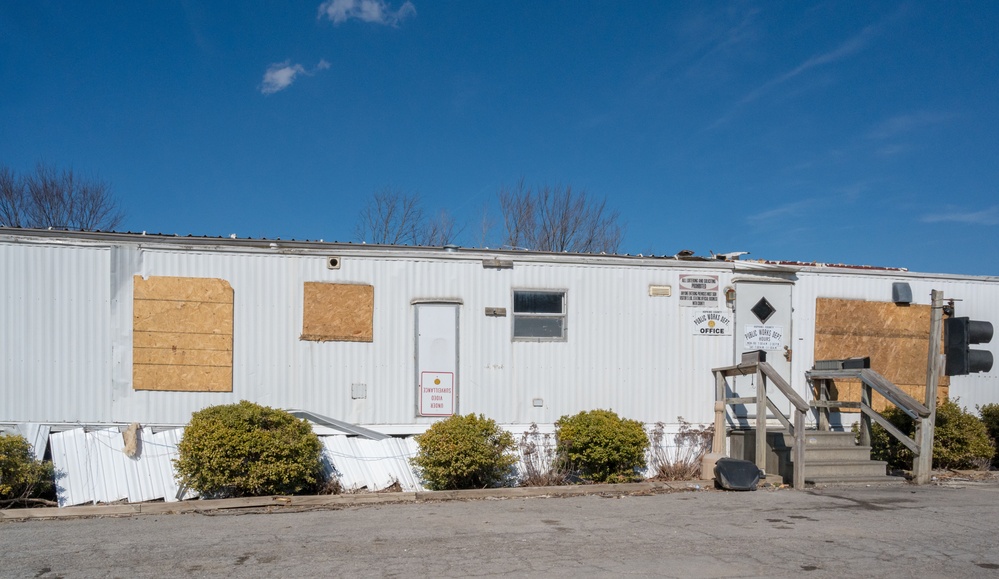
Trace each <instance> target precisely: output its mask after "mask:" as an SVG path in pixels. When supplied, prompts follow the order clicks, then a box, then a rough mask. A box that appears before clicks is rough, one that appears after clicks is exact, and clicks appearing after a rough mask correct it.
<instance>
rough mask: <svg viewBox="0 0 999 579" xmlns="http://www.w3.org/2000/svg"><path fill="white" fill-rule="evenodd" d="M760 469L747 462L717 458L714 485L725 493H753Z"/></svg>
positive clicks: (758, 479)
mask: <svg viewBox="0 0 999 579" xmlns="http://www.w3.org/2000/svg"><path fill="white" fill-rule="evenodd" d="M758 484H760V469H759V468H757V466H756V465H755V464H753V463H752V462H750V461H748V460H740V459H738V458H719V459H718V462H716V463H715V485H717V486H718V488H721V489H725V490H727V491H755V490H756V485H758Z"/></svg>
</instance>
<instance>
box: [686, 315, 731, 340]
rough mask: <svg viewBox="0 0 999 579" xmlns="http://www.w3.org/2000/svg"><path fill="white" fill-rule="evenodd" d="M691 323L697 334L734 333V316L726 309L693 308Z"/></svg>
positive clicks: (719, 334)
mask: <svg viewBox="0 0 999 579" xmlns="http://www.w3.org/2000/svg"><path fill="white" fill-rule="evenodd" d="M690 325H691V328H692V329H693V331H694V335H695V336H731V335H732V316H731V315H730V314H729V313H728V312H726V311H724V310H692V311H691V312H690Z"/></svg>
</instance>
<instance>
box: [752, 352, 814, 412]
mask: <svg viewBox="0 0 999 579" xmlns="http://www.w3.org/2000/svg"><path fill="white" fill-rule="evenodd" d="M760 369H761V370H763V374H764V375H766V377H767V378H769V379H770V381H771V382H773V383H774V385H775V386H777V389H778V390H780V391H781V393H782V394H784V396H786V397H787V399H788V400H789V401H790V402H791V404H793V405H794V407H795V408H797V409H798V411H800V412H808V410H809V408H810V407H809V406H808V403H807V402H805V399H804V398H802V397H801V396H799V395H798V393H797V392H795V391H794V389H792V388H791V385H790V384H788V383H787V380H784V378H783V377H781V375H780V374H778V373H777V370H775V369H774V367H773V366H771V365H770V363H769V362H760Z"/></svg>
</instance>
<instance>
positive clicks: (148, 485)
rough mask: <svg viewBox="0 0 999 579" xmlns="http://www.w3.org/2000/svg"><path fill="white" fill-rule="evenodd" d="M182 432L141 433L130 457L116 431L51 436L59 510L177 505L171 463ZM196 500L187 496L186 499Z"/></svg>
mask: <svg viewBox="0 0 999 579" xmlns="http://www.w3.org/2000/svg"><path fill="white" fill-rule="evenodd" d="M182 432H183V430H182V429H175V430H167V431H164V432H160V433H157V434H153V431H152V429H151V428H143V429H142V430H141V431H140V435H139V436H140V443H139V451H138V453H137V454H136V455H135V456H134V457H129V456H127V455H126V454H125V452H124V448H125V442H124V439H123V438H122V436H121V432H119V431H118V429H117V428H108V429H101V430H95V431H92V432H85V431H84V430H83V429H82V428H78V429H74V430H67V431H65V432H57V433H54V434H52V435H51V436H50V438H49V441H50V444H51V447H52V462H53V463H54V464H55V468H56V497H57V499H58V503H59V506H60V507H64V506H70V505H80V504H84V503H94V504H96V503H113V502H116V501H121V500H128V501H129V502H144V501H152V500H157V499H164V500H166V501H176V500H178V490H179V489H178V486H177V482H176V478H175V471H174V468H173V462H172V459H174V458H176V456H177V443H178V442H179V440H180V436H181V433H182ZM191 496H194V495H193V493H187V494H186V495H184V498H189V497H191Z"/></svg>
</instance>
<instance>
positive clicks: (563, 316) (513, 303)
mask: <svg viewBox="0 0 999 579" xmlns="http://www.w3.org/2000/svg"><path fill="white" fill-rule="evenodd" d="M520 293H525V294H526V293H538V294H557V295H560V296H561V298H562V311H561V312H560V313H557V314H556V313H548V312H518V311H517V294H520ZM510 312H511V315H510V340H511V341H513V342H566V341H568V340H569V290H566V289H560V288H514V289H512V290H511V291H510ZM532 318H533V319H544V318H558V319H560V320H561V322H562V334H561V335H560V336H518V335H517V320H518V319H532Z"/></svg>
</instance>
